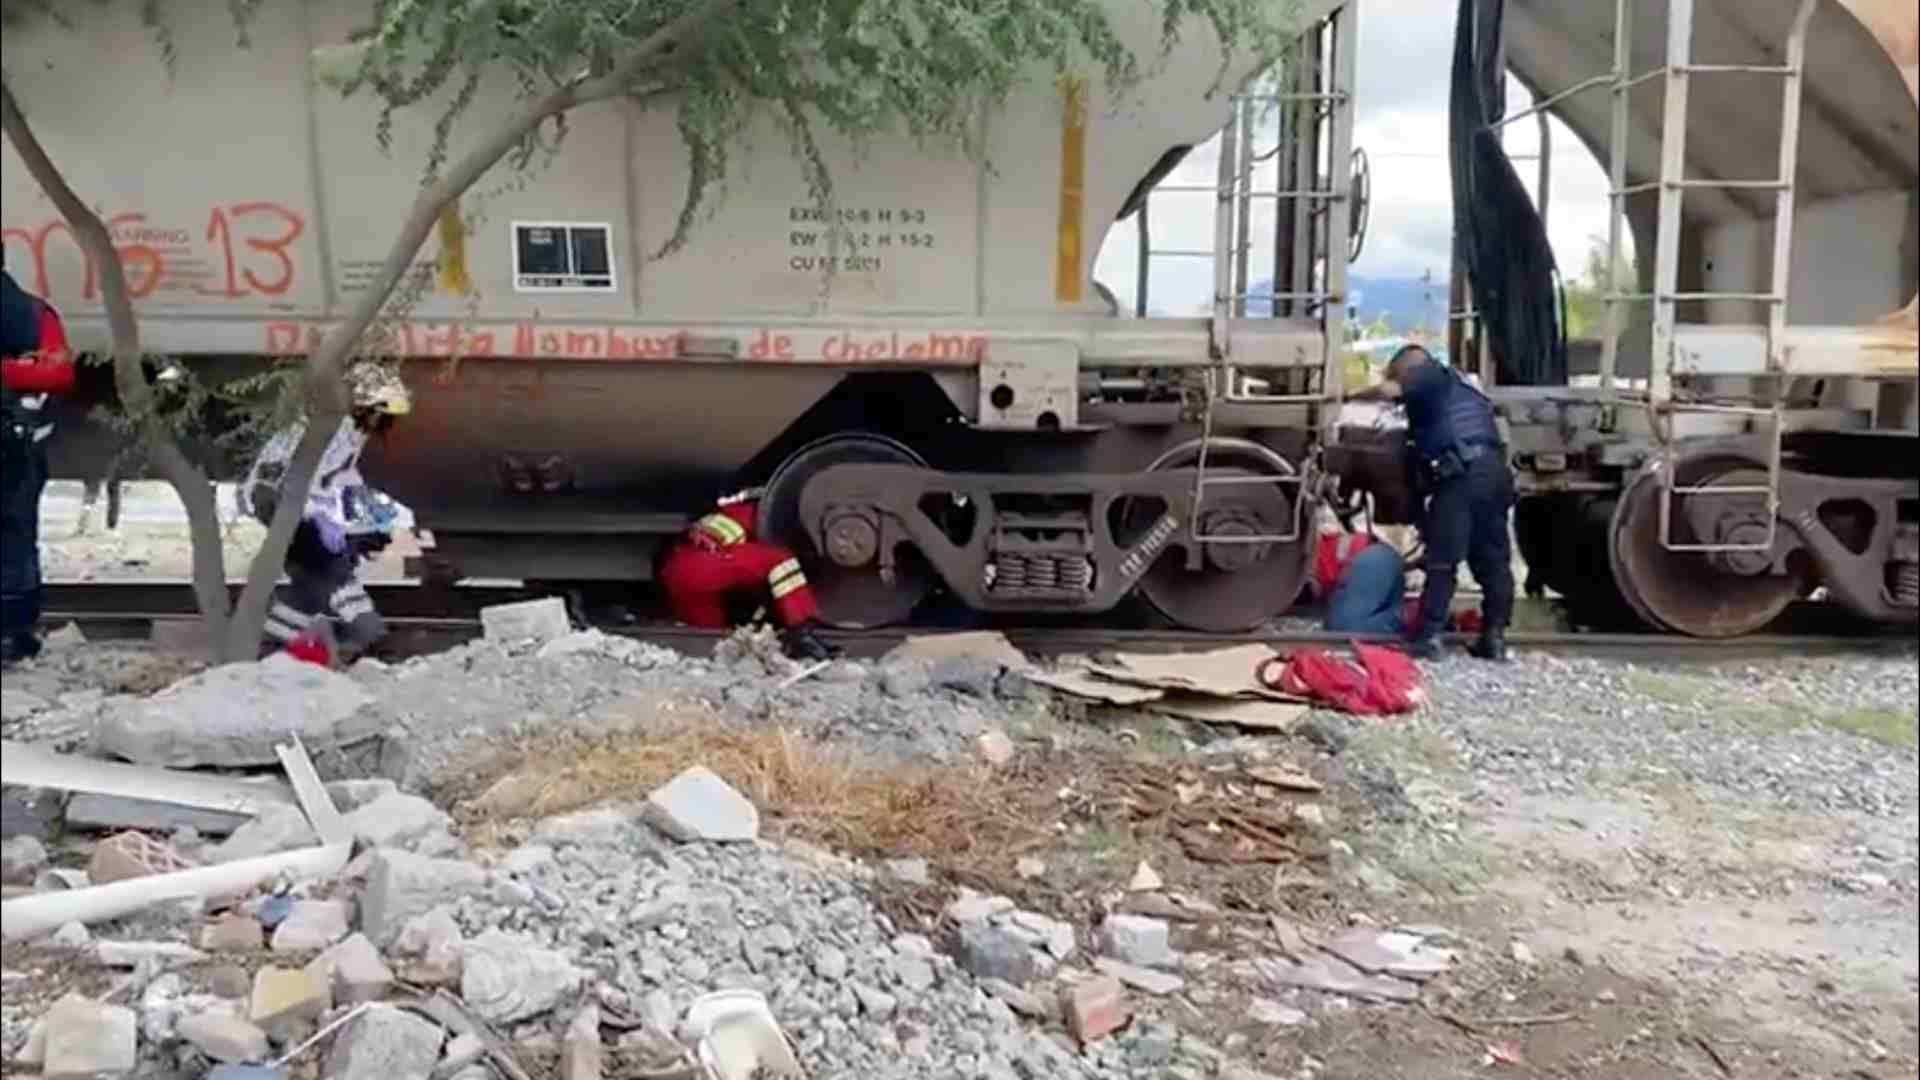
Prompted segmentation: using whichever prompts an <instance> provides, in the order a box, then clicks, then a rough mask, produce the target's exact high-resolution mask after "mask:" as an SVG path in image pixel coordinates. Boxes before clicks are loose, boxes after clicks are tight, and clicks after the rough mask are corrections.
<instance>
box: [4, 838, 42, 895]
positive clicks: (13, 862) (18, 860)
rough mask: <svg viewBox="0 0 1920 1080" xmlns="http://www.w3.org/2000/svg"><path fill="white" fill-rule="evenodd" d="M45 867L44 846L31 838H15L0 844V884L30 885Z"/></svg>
mask: <svg viewBox="0 0 1920 1080" xmlns="http://www.w3.org/2000/svg"><path fill="white" fill-rule="evenodd" d="M46 865H47V848H46V845H45V844H42V843H41V842H40V841H38V840H36V839H34V838H33V837H31V836H16V837H13V838H11V839H9V840H7V841H6V842H5V843H0V883H4V884H7V885H31V884H33V879H34V876H35V875H37V874H39V873H40V871H41V869H42V868H44V867H45V866H46Z"/></svg>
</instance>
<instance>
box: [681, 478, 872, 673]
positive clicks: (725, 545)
mask: <svg viewBox="0 0 1920 1080" xmlns="http://www.w3.org/2000/svg"><path fill="white" fill-rule="evenodd" d="M759 499H760V490H759V489H757V488H754V489H749V490H746V491H742V492H739V493H737V494H734V495H729V496H727V497H726V498H724V499H721V500H720V502H719V505H717V506H716V507H714V509H713V511H712V512H711V513H709V514H707V515H706V516H705V517H703V518H701V519H700V520H698V521H696V522H694V523H693V526H692V528H689V529H688V530H687V532H686V535H685V536H683V537H682V538H681V539H680V540H679V541H678V542H677V543H675V544H674V545H673V547H672V549H670V550H669V551H668V552H667V557H666V560H665V561H664V562H663V563H661V566H660V585H661V587H662V588H664V589H665V590H666V593H667V603H668V605H669V606H670V607H671V608H672V609H673V614H674V617H675V618H677V619H679V620H680V621H681V622H684V623H687V624H689V625H691V626H698V627H703V628H707V629H714V630H718V629H724V628H725V627H727V626H728V625H730V624H731V623H732V622H733V620H732V619H731V618H730V612H729V610H728V607H729V604H730V603H734V602H737V601H739V600H740V599H741V598H742V597H743V595H751V594H760V593H764V594H765V595H766V596H767V597H768V598H769V599H770V600H771V601H772V609H773V620H774V623H775V624H776V625H778V626H779V627H780V628H781V631H782V637H783V639H784V642H785V645H786V651H787V655H788V656H791V657H793V658H794V659H796V660H827V659H831V658H832V657H833V655H834V650H833V649H832V648H831V647H830V646H828V645H827V644H826V643H825V642H823V641H821V640H820V639H819V637H818V636H817V635H816V634H815V630H816V629H817V628H818V627H819V621H820V608H819V606H818V605H817V604H816V603H815V602H814V598H813V590H812V589H810V588H808V587H807V575H806V572H805V571H803V570H801V569H800V560H799V559H798V558H796V557H795V556H794V554H793V552H791V551H788V550H787V549H786V548H783V547H781V546H779V545H778V544H770V543H767V542H766V541H765V540H760V539H757V538H755V536H754V526H755V524H756V522H757V518H758V514H757V511H758V508H759Z"/></svg>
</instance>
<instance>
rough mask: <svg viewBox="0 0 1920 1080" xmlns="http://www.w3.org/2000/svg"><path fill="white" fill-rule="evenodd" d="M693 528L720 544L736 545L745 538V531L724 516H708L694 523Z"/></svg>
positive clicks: (735, 522) (737, 523)
mask: <svg viewBox="0 0 1920 1080" xmlns="http://www.w3.org/2000/svg"><path fill="white" fill-rule="evenodd" d="M693 527H694V528H696V529H699V530H700V531H701V532H703V533H706V534H707V535H708V536H711V537H713V538H714V539H715V540H718V541H720V542H721V543H722V544H738V543H740V542H741V541H743V540H745V539H746V538H747V530H746V529H745V528H744V527H743V526H742V525H741V524H740V523H739V522H737V521H735V520H733V519H732V518H730V517H728V516H727V515H725V514H708V515H707V516H706V517H703V518H701V519H700V520H699V521H697V522H695V523H694V526H693Z"/></svg>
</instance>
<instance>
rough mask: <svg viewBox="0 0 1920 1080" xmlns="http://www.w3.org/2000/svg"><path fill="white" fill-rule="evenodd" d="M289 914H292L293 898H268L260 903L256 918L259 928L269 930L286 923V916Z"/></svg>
mask: <svg viewBox="0 0 1920 1080" xmlns="http://www.w3.org/2000/svg"><path fill="white" fill-rule="evenodd" d="M291 914H293V897H291V896H269V897H267V898H266V899H265V900H262V901H260V910H259V912H258V913H257V917H258V918H259V920H260V925H261V926H263V927H265V928H267V929H268V930H271V929H273V928H274V927H276V926H279V925H280V924H281V923H283V922H286V921H287V916H289V915H291Z"/></svg>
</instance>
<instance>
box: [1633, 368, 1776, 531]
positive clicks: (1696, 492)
mask: <svg viewBox="0 0 1920 1080" xmlns="http://www.w3.org/2000/svg"><path fill="white" fill-rule="evenodd" d="M1673 409H1674V411H1675V412H1696V413H1718V414H1722V415H1726V414H1733V415H1741V416H1751V417H1758V418H1764V419H1765V420H1767V421H1768V425H1767V426H1768V428H1769V432H1768V439H1767V447H1768V449H1767V482H1766V484H1765V486H1760V485H1756V484H1736V485H1729V486H1727V487H1715V486H1714V485H1712V484H1688V485H1685V486H1680V485H1677V484H1675V483H1674V475H1673V467H1674V461H1673V455H1671V454H1669V455H1667V457H1666V459H1665V460H1663V461H1662V462H1661V463H1660V465H1659V471H1660V479H1659V482H1660V546H1661V547H1662V548H1664V549H1665V550H1667V551H1689V552H1697V553H1700V554H1733V553H1737V552H1746V553H1760V552H1771V551H1772V550H1773V547H1774V544H1775V542H1776V541H1777V540H1778V538H1779V534H1780V473H1781V469H1782V467H1781V444H1782V442H1783V441H1784V437H1785V428H1786V417H1785V416H1784V415H1782V413H1781V407H1780V405H1779V404H1778V403H1776V404H1775V405H1774V406H1773V407H1772V408H1770V409H1748V408H1739V407H1736V406H1725V405H1716V406H1693V407H1688V406H1680V405H1676V406H1673ZM1680 495H1685V496H1688V497H1690V498H1696V499H1698V498H1727V497H1731V496H1739V495H1748V496H1751V495H1765V496H1766V497H1767V536H1766V539H1765V540H1761V541H1758V542H1756V543H1752V544H1715V543H1693V544H1676V543H1674V542H1673V507H1674V499H1675V497H1676V496H1680Z"/></svg>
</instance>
